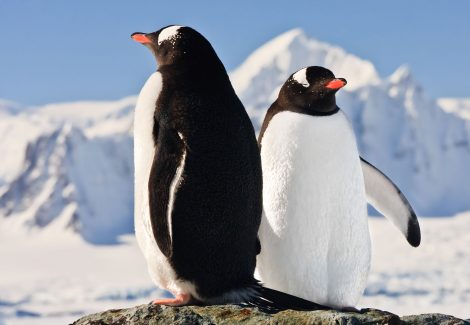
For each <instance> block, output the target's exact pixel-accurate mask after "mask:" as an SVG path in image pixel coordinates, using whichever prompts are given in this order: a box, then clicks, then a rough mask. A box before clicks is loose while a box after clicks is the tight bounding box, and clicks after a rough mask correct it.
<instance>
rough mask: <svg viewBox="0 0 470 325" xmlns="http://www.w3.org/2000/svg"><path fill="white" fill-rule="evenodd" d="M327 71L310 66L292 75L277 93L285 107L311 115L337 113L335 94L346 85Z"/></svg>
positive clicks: (342, 79) (344, 80) (343, 80)
mask: <svg viewBox="0 0 470 325" xmlns="http://www.w3.org/2000/svg"><path fill="white" fill-rule="evenodd" d="M346 83H347V82H346V79H344V78H336V77H335V75H334V74H333V73H332V72H331V71H330V70H328V69H326V68H323V67H318V66H311V67H308V68H303V69H300V70H299V71H297V72H295V73H294V74H292V75H291V76H290V77H289V79H287V81H286V82H285V83H284V85H283V86H282V88H281V91H280V93H279V97H280V99H282V100H284V101H285V102H286V104H287V105H289V106H291V107H295V108H298V109H300V110H306V111H307V112H309V113H311V114H313V115H329V114H332V113H334V112H335V111H337V109H338V108H337V106H336V97H335V95H336V92H337V91H338V90H339V89H341V88H342V87H344V86H345V85H346Z"/></svg>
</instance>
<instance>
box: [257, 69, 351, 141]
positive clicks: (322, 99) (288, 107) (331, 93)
mask: <svg viewBox="0 0 470 325" xmlns="http://www.w3.org/2000/svg"><path fill="white" fill-rule="evenodd" d="M305 69H306V79H307V81H308V83H309V85H308V86H304V85H302V84H300V83H299V82H298V81H296V80H295V78H294V75H295V73H294V74H292V75H290V76H289V78H288V79H287V80H286V82H285V83H284V85H282V87H281V90H280V91H279V95H278V98H277V99H276V101H274V103H273V104H272V105H271V106H270V107H269V109H268V111H267V112H266V115H265V117H264V120H263V124H262V126H261V131H260V134H259V137H258V143H259V145H261V140H262V138H263V135H264V132H265V131H266V128H267V127H268V125H269V122H270V121H271V119H272V118H273V117H274V115H276V114H277V113H280V112H283V111H291V112H296V113H302V114H307V115H313V116H328V115H332V114H335V113H337V112H338V111H339V107H338V106H337V105H336V97H335V94H336V92H337V91H338V89H330V88H327V87H326V85H327V84H328V82H330V81H332V80H335V79H336V78H335V75H334V74H333V73H332V72H331V71H330V70H328V69H326V68H323V67H319V66H311V67H308V68H305ZM302 70H303V69H302ZM299 71H300V70H299ZM339 80H342V81H344V82H345V83H346V80H345V79H342V78H340V79H339Z"/></svg>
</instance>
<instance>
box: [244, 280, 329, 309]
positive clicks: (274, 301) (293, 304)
mask: <svg viewBox="0 0 470 325" xmlns="http://www.w3.org/2000/svg"><path fill="white" fill-rule="evenodd" d="M254 291H256V295H253V296H251V297H250V298H249V299H248V300H247V301H246V302H245V303H243V304H242V305H243V306H249V307H257V308H258V309H259V310H261V311H263V312H266V313H270V314H274V313H278V312H280V311H283V310H288V309H292V310H298V311H313V310H330V309H331V307H327V306H323V305H320V304H317V303H314V302H312V301H309V300H305V299H302V298H299V297H296V296H293V295H290V294H287V293H284V292H281V291H278V290H274V289H270V288H266V287H264V286H262V285H261V284H259V283H258V284H256V285H255V288H254Z"/></svg>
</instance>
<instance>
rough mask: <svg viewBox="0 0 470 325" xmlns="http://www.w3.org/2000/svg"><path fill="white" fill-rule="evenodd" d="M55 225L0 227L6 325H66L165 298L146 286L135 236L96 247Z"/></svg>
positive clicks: (0, 297)
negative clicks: (29, 229) (23, 229)
mask: <svg viewBox="0 0 470 325" xmlns="http://www.w3.org/2000/svg"><path fill="white" fill-rule="evenodd" d="M56 222H57V221H55V222H54V223H53V224H52V225H51V226H50V227H48V229H47V231H44V232H42V233H36V234H33V233H26V234H24V233H18V232H10V231H9V230H8V228H5V227H2V228H1V229H0V258H1V260H2V266H1V275H2V276H1V277H0V319H2V318H3V319H4V320H5V321H6V324H17V323H18V324H19V323H21V322H23V321H24V323H26V324H36V322H38V323H42V322H43V321H44V323H47V324H66V323H70V322H72V321H73V320H75V319H77V318H78V317H79V316H80V315H82V314H84V313H90V312H96V311H100V310H104V309H109V308H118V307H127V306H133V305H135V304H140V303H147V302H149V301H151V300H152V299H154V298H157V297H163V296H165V293H164V292H163V291H161V290H158V289H157V288H154V286H153V285H152V283H151V282H150V279H149V278H148V275H147V267H146V264H145V261H144V259H143V257H142V255H141V253H140V251H139V249H138V247H137V244H136V242H135V240H134V238H133V237H131V236H128V237H123V238H121V241H122V244H120V245H109V246H95V245H90V244H88V243H86V242H84V241H83V240H82V239H81V238H80V237H79V236H76V235H73V236H71V235H70V234H68V233H64V232H63V230H62V229H61V226H60V225H59V224H55V223H56ZM34 315H35V316H34ZM44 317H45V319H43V318H44ZM45 320H46V321H47V322H46V321H45Z"/></svg>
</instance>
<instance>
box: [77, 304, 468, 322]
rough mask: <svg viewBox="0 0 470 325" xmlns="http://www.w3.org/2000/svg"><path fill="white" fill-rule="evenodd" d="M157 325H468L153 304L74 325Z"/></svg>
mask: <svg viewBox="0 0 470 325" xmlns="http://www.w3.org/2000/svg"><path fill="white" fill-rule="evenodd" d="M111 324H112V325H124V324H133V325H144V324H145V325H156V324H181V325H182V324H188V325H189V324H203V325H211V324H320V325H321V324H325V325H326V324H338V325H355V324H370V325H372V324H389V325H395V324H406V325H414V324H430V325H433V324H445V325H450V324H452V325H453V324H468V325H470V322H468V321H465V320H462V319H458V318H455V317H453V316H450V315H443V314H423V315H412V316H403V317H401V318H400V317H399V316H397V315H395V314H392V313H389V312H386V311H381V310H376V309H362V310H361V311H360V312H341V311H336V310H329V311H309V312H301V311H293V310H286V311H282V312H279V313H277V314H273V315H271V314H266V313H263V312H261V311H259V310H258V309H256V308H247V307H240V306H236V305H226V306H207V307H200V306H185V307H166V306H157V305H153V304H148V305H140V306H136V307H132V308H127V309H111V310H107V311H104V312H100V313H97V314H92V315H88V316H84V317H82V318H80V319H79V320H77V321H75V322H74V323H73V325H111Z"/></svg>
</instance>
